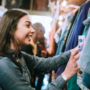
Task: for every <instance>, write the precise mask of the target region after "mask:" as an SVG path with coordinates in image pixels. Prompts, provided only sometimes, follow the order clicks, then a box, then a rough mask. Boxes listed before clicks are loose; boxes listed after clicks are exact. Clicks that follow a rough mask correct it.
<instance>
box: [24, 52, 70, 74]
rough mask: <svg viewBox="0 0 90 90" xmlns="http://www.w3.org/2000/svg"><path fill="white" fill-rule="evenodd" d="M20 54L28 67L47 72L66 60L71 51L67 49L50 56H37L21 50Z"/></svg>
mask: <svg viewBox="0 0 90 90" xmlns="http://www.w3.org/2000/svg"><path fill="white" fill-rule="evenodd" d="M22 54H23V56H24V58H25V61H26V64H27V66H28V68H29V69H36V70H38V71H41V72H44V73H47V72H50V71H52V70H55V69H57V68H58V67H59V66H61V65H63V64H64V63H66V62H68V60H69V57H70V54H71V52H70V51H67V52H65V53H60V54H59V55H57V56H54V57H52V58H39V57H36V56H32V55H29V54H27V53H25V52H22Z"/></svg>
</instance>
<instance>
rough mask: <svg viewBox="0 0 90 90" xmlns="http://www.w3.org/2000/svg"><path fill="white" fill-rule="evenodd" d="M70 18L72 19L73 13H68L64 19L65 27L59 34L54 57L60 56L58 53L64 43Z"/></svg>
mask: <svg viewBox="0 0 90 90" xmlns="http://www.w3.org/2000/svg"><path fill="white" fill-rule="evenodd" d="M72 18H73V12H70V13H68V14H67V16H66V18H65V23H64V26H65V27H64V28H63V29H62V33H61V37H60V39H59V45H58V48H57V52H56V55H58V54H60V52H61V50H62V44H63V41H64V37H65V33H66V31H67V27H68V24H69V23H70V22H71V20H72Z"/></svg>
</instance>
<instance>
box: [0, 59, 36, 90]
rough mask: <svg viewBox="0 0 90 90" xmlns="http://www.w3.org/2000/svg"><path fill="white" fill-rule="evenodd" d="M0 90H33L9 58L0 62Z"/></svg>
mask: <svg viewBox="0 0 90 90" xmlns="http://www.w3.org/2000/svg"><path fill="white" fill-rule="evenodd" d="M0 88H2V89H0V90H35V89H34V88H32V87H31V85H30V83H28V82H27V81H26V80H25V78H24V77H23V75H22V74H21V72H20V69H19V67H18V66H16V65H15V64H14V63H13V62H12V61H11V60H10V59H9V58H7V57H4V58H3V59H2V60H0Z"/></svg>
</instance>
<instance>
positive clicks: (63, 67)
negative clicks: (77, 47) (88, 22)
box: [56, 4, 84, 77]
mask: <svg viewBox="0 0 90 90" xmlns="http://www.w3.org/2000/svg"><path fill="white" fill-rule="evenodd" d="M83 6H84V4H83V5H82V6H81V7H80V8H79V10H78V13H76V14H77V15H75V16H76V19H75V20H74V22H73V25H72V27H71V30H70V33H69V36H68V39H67V41H66V46H67V44H68V42H69V38H70V36H71V34H72V31H73V29H74V26H75V24H76V21H77V19H78V17H79V14H80V12H81V10H82V8H83ZM57 52H58V53H56V54H59V53H60V52H59V46H58V49H57ZM65 67H66V64H64V65H62V66H60V67H59V68H58V70H57V73H56V77H58V76H59V75H60V74H61V73H62V72H63V71H64V70H65Z"/></svg>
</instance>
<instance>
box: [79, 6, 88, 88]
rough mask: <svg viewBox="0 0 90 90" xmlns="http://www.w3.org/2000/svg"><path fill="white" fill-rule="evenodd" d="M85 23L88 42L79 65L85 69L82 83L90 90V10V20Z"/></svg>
mask: <svg viewBox="0 0 90 90" xmlns="http://www.w3.org/2000/svg"><path fill="white" fill-rule="evenodd" d="M83 23H84V25H85V29H84V32H85V38H86V40H85V45H84V48H83V50H82V53H81V56H80V58H79V61H78V65H79V66H80V67H81V68H82V69H83V77H82V78H83V81H82V83H83V84H84V85H85V86H86V87H87V88H89V89H90V82H89V81H90V8H89V12H88V18H87V19H86V20H84V22H83Z"/></svg>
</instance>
